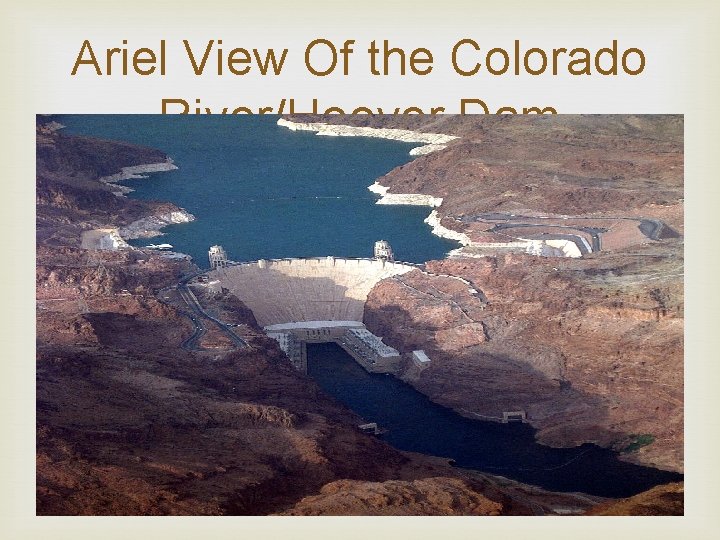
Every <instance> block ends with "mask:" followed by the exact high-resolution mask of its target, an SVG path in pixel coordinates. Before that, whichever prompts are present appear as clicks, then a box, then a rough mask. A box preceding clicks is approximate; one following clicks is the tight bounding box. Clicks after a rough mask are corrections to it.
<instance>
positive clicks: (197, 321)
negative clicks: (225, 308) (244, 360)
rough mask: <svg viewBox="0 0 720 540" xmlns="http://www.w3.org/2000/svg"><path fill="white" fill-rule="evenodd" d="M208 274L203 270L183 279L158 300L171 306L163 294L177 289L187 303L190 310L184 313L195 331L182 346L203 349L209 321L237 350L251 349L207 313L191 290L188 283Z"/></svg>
mask: <svg viewBox="0 0 720 540" xmlns="http://www.w3.org/2000/svg"><path fill="white" fill-rule="evenodd" d="M206 272H209V270H203V271H202V272H196V273H194V274H190V275H189V276H186V277H184V278H183V279H181V280H180V281H179V282H178V284H177V285H175V286H173V287H166V288H165V289H162V290H161V291H159V293H158V298H159V299H160V300H161V301H163V302H165V303H168V304H169V303H170V302H168V299H167V298H165V297H164V294H163V293H165V292H169V291H170V290H172V289H175V290H177V292H178V294H179V295H180V298H182V300H183V302H185V305H186V306H187V308H188V309H187V310H182V313H183V315H185V316H186V317H188V318H189V319H190V320H191V321H192V323H193V328H194V331H193V333H192V335H190V336H189V337H187V338H186V339H185V340H183V342H182V343H181V344H180V346H181V347H182V348H183V349H186V350H189V351H196V350H199V349H200V348H201V347H200V345H199V344H200V340H201V339H202V338H203V336H205V334H206V333H207V327H206V326H205V323H204V320H209V321H211V322H212V323H213V324H215V325H216V326H217V327H218V328H219V329H220V330H221V331H222V332H224V333H225V334H226V335H227V336H228V337H229V338H230V339H231V340H232V342H233V343H234V344H235V346H236V347H237V348H240V347H243V348H244V347H249V344H248V342H247V341H246V340H245V339H243V338H242V337H240V336H238V335H237V334H236V333H235V332H234V331H233V329H232V327H231V326H230V325H229V324H227V323H224V322H223V321H221V320H220V319H217V318H216V317H213V316H212V315H210V314H209V313H208V312H207V311H205V309H204V308H203V307H202V305H201V304H200V302H199V301H198V299H197V297H196V296H195V294H194V293H193V292H192V291H191V290H190V287H189V286H188V283H189V282H190V281H192V280H193V279H195V278H196V277H198V276H200V275H202V274H205V273H206Z"/></svg>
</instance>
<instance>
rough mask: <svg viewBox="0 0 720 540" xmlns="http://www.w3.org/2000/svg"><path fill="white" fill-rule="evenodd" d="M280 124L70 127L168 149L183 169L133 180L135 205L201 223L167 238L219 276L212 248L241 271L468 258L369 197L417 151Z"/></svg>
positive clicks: (170, 230)
mask: <svg viewBox="0 0 720 540" xmlns="http://www.w3.org/2000/svg"><path fill="white" fill-rule="evenodd" d="M277 118H278V117H277V116H247V117H246V116H243V117H227V116H179V115H168V116H162V115H62V116H59V117H58V118H57V119H58V121H59V122H60V123H62V124H63V125H65V126H66V129H65V131H66V132H67V133H71V134H79V135H89V136H93V137H100V138H106V139H115V140H122V141H127V142H131V143H135V144H140V145H145V146H150V147H152V148H157V149H159V150H162V151H163V152H165V153H166V154H168V155H169V156H170V157H171V158H172V159H173V160H174V161H175V164H176V165H177V166H178V167H179V169H178V170H176V171H171V172H164V173H157V174H153V175H150V177H149V178H147V179H141V180H128V181H126V182H124V184H125V185H127V186H129V187H132V188H133V189H135V192H134V193H132V194H131V197H135V198H139V199H147V200H159V201H171V202H173V203H175V204H177V205H178V206H181V207H183V208H185V209H186V210H187V211H189V212H190V213H192V214H193V215H195V217H196V218H197V220H196V221H194V222H192V223H188V224H179V225H171V226H169V227H167V228H166V229H164V232H165V233H166V234H165V235H164V236H162V237H158V238H154V239H152V240H150V241H148V240H136V241H132V242H131V244H133V245H136V246H143V245H147V244H148V243H150V242H152V243H160V242H163V243H169V244H172V245H173V246H174V249H175V250H176V251H180V252H183V253H188V254H190V255H191V256H192V257H193V259H194V260H195V262H196V264H198V265H199V266H201V267H207V266H208V263H207V250H208V247H209V246H210V245H213V244H221V245H222V246H224V247H225V249H226V251H227V252H228V256H229V257H230V258H231V259H233V260H238V261H240V260H255V259H260V258H281V257H314V256H325V255H336V256H343V257H370V256H372V248H373V244H374V242H375V241H376V240H380V239H384V240H388V241H389V242H390V244H391V245H392V247H393V249H394V251H395V256H396V258H397V259H398V260H402V261H407V262H417V263H420V262H425V261H427V260H431V259H438V258H443V257H444V256H445V254H446V253H447V252H448V251H449V250H451V249H453V248H455V247H457V244H455V243H454V242H450V241H447V240H444V239H441V238H438V237H437V236H434V235H433V234H431V232H430V227H429V226H428V225H426V224H425V223H423V219H425V218H426V217H427V215H428V214H429V213H430V209H429V208H427V207H413V206H384V205H376V204H375V201H376V200H377V199H378V196H377V195H375V194H373V193H371V192H370V191H368V190H367V186H369V185H370V184H372V183H373V182H374V181H375V180H376V179H377V178H378V177H379V176H381V175H383V174H385V173H387V172H388V171H390V170H391V169H393V168H394V167H396V166H398V165H402V164H404V163H407V162H409V161H410V160H411V159H412V158H411V156H410V155H409V154H408V152H409V151H410V149H411V148H412V147H413V146H416V145H412V144H406V143H400V142H395V141H386V140H380V139H370V138H364V137H363V138H357V137H318V136H316V135H315V134H314V133H309V132H292V131H290V130H288V129H286V128H281V127H278V126H277V125H276V122H277Z"/></svg>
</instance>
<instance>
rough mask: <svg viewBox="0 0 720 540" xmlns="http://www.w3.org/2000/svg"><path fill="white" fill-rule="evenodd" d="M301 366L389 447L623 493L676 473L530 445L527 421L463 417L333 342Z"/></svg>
mask: <svg viewBox="0 0 720 540" xmlns="http://www.w3.org/2000/svg"><path fill="white" fill-rule="evenodd" d="M308 372H309V374H310V375H311V376H312V377H313V379H315V380H316V381H317V382H318V384H319V385H320V386H321V387H322V388H323V390H325V391H326V392H327V393H328V394H330V395H332V396H333V397H335V398H336V399H337V400H338V401H341V402H342V403H344V404H345V405H347V406H348V407H349V408H351V409H352V410H354V411H355V412H357V413H358V414H360V415H361V416H362V417H363V418H365V419H366V420H367V421H368V422H377V423H378V425H379V426H380V427H381V428H384V429H387V430H388V431H387V433H385V434H384V435H381V437H382V438H383V439H384V440H386V441H387V442H388V443H390V444H391V445H393V446H394V447H395V448H399V449H401V450H409V451H412V452H419V453H422V454H431V455H435V456H441V457H447V458H451V459H453V460H455V463H456V464H457V465H458V466H460V467H466V468H470V469H478V470H481V471H485V472H488V473H491V474H497V475H500V476H506V477H508V478H512V479H515V480H519V481H521V482H526V483H530V484H534V485H538V486H541V487H544V488H546V489H550V490H554V491H579V492H583V493H589V494H592V495H599V496H603V497H627V496H630V495H633V494H635V493H639V492H641V491H644V490H646V489H649V488H651V487H652V486H655V485H657V484H661V483H665V482H673V481H678V480H681V479H682V475H679V474H675V473H670V472H665V471H660V470H657V469H652V468H649V467H640V466H638V465H633V464H630V463H625V462H623V461H619V460H618V459H617V457H616V456H615V454H614V453H613V452H611V451H609V450H605V449H603V448H600V447H598V446H595V445H591V444H584V445H582V446H580V447H577V448H550V447H548V446H543V445H540V444H537V443H536V442H535V438H534V430H533V429H532V428H531V427H530V426H529V425H527V424H521V423H510V424H496V423H494V422H482V421H479V420H471V419H468V418H465V417H463V416H460V415H459V414H457V413H456V412H454V411H453V410H451V409H448V408H446V407H442V406H440V405H437V404H435V403H433V402H431V401H430V400H429V399H428V398H427V397H425V396H424V395H423V394H421V393H419V392H417V391H416V390H415V389H414V388H412V387H411V386H409V385H407V384H405V383H404V382H402V381H400V380H399V379H396V378H395V377H391V376H388V375H381V374H371V373H367V372H366V371H365V370H364V369H363V368H362V367H360V365H358V364H357V362H355V361H354V360H353V359H352V357H350V356H349V355H348V354H347V353H346V352H345V351H343V350H342V349H341V348H340V347H339V346H338V345H335V344H334V343H326V344H317V345H314V344H308Z"/></svg>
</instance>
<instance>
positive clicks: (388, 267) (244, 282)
mask: <svg viewBox="0 0 720 540" xmlns="http://www.w3.org/2000/svg"><path fill="white" fill-rule="evenodd" d="M415 268H417V266H416V265H412V264H408V263H401V262H391V261H383V260H379V259H345V258H339V257H323V258H311V259H273V260H260V261H255V262H250V263H240V264H234V265H231V266H227V267H225V268H217V269H215V270H213V271H212V272H210V273H208V278H209V279H211V280H219V281H220V283H221V284H222V286H223V287H225V288H226V289H228V290H229V291H230V292H231V293H232V294H234V295H235V296H237V297H238V298H239V299H240V300H242V301H243V302H244V303H245V305H246V306H247V307H248V308H250V309H251V310H252V312H253V314H254V315H255V319H256V320H257V322H258V324H259V325H260V326H262V327H266V326H271V325H278V324H287V323H299V322H309V321H357V322H362V320H363V312H364V308H365V301H366V300H367V296H368V294H369V293H370V290H371V289H372V288H373V287H374V286H375V284H376V283H378V282H379V281H380V280H382V279H385V278H388V277H392V276H396V275H400V274H405V273H407V272H410V271H411V270H413V269H415Z"/></svg>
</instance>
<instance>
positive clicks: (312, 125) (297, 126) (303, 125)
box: [277, 118, 460, 156]
mask: <svg viewBox="0 0 720 540" xmlns="http://www.w3.org/2000/svg"><path fill="white" fill-rule="evenodd" d="M277 125H278V126H280V127H285V128H288V129H289V130H291V131H314V132H315V133H316V135H319V136H325V137H372V138H375V139H389V140H393V141H400V142H406V143H421V144H422V145H421V146H417V147H415V148H413V149H412V150H410V155H411V156H423V155H425V154H430V153H431V152H437V151H439V150H443V149H444V148H445V147H446V146H447V143H449V142H451V141H454V140H455V139H459V138H460V137H457V136H455V135H446V134H444V133H424V132H422V131H412V130H409V129H395V128H372V127H356V126H348V125H343V124H337V125H335V124H326V123H324V122H293V121H292V120H286V119H285V118H280V119H279V120H278V121H277Z"/></svg>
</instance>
